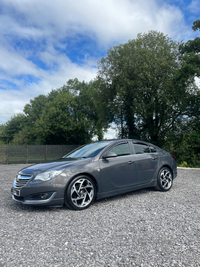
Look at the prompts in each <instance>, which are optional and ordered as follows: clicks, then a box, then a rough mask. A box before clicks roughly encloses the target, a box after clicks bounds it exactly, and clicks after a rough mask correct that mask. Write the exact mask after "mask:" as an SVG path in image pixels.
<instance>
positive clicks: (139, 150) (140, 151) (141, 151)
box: [133, 143, 150, 154]
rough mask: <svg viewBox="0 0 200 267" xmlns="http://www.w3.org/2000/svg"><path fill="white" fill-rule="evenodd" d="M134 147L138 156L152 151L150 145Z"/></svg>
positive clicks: (136, 145)
mask: <svg viewBox="0 0 200 267" xmlns="http://www.w3.org/2000/svg"><path fill="white" fill-rule="evenodd" d="M133 147H134V149H135V153H136V154H144V153H150V149H149V146H148V145H145V144H134V143H133Z"/></svg>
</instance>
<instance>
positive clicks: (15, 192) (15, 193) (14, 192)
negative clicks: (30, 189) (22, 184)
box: [13, 189, 20, 197]
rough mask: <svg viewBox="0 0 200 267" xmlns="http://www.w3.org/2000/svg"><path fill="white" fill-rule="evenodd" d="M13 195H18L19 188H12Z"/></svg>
mask: <svg viewBox="0 0 200 267" xmlns="http://www.w3.org/2000/svg"><path fill="white" fill-rule="evenodd" d="M13 195H15V196H17V197H19V196H20V190H16V189H13Z"/></svg>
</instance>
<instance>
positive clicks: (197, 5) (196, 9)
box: [188, 0, 200, 15]
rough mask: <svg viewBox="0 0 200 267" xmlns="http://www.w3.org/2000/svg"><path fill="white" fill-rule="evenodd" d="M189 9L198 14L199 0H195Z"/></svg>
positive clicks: (199, 10) (199, 11) (199, 9)
mask: <svg viewBox="0 0 200 267" xmlns="http://www.w3.org/2000/svg"><path fill="white" fill-rule="evenodd" d="M188 9H189V10H190V12H191V13H194V14H198V15H199V13H200V3H199V0H193V1H192V2H191V3H190V5H189V7H188Z"/></svg>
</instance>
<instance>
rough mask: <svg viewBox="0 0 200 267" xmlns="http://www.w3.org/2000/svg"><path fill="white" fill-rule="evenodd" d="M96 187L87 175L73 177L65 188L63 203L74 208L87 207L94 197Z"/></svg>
mask: <svg viewBox="0 0 200 267" xmlns="http://www.w3.org/2000/svg"><path fill="white" fill-rule="evenodd" d="M95 195H96V188H95V185H94V182H93V181H92V179H91V178H90V177H88V176H79V177H76V178H74V179H73V180H72V181H71V183H70V184H69V186H68V188H67V189H66V193H65V205H66V206H68V207H69V208H71V209H74V210H82V209H86V208H88V207H89V206H90V205H91V204H92V202H93V201H94V199H95Z"/></svg>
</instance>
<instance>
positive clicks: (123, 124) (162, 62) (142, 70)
mask: <svg viewBox="0 0 200 267" xmlns="http://www.w3.org/2000/svg"><path fill="white" fill-rule="evenodd" d="M179 45H180V44H179V43H178V42H174V41H172V40H171V39H170V38H169V37H167V36H165V35H164V34H162V33H159V32H156V31H151V32H149V33H148V34H143V35H142V34H139V35H138V37H137V39H135V40H131V41H129V42H128V43H126V44H122V45H119V46H115V47H114V48H111V49H109V50H108V52H107V56H106V57H103V58H102V59H101V60H100V62H99V72H98V79H99V82H100V84H101V87H100V88H101V98H102V102H103V103H104V109H105V106H106V107H107V109H106V110H105V113H109V112H110V114H111V117H112V118H113V121H114V122H115V123H116V124H117V125H118V127H119V128H120V129H121V131H120V135H121V137H128V138H142V139H146V140H150V141H152V142H153V143H155V144H157V145H162V144H163V142H164V139H165V138H166V136H167V134H168V132H169V131H172V130H174V129H175V127H176V125H177V122H178V121H180V120H181V116H182V115H183V113H184V111H185V109H186V107H187V106H188V104H189V97H190V92H189V91H188V85H190V86H191V88H192V89H194V90H195V88H194V86H193V84H192V82H193V81H192V80H190V81H186V80H184V83H183V82H180V79H178V77H177V70H178V69H179V68H180V65H181V61H180V59H179V55H180V54H179V51H178V47H179ZM105 103H106V104H105Z"/></svg>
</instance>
